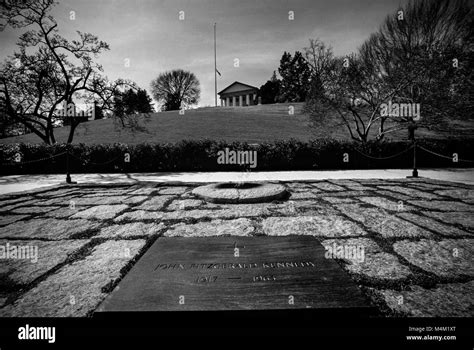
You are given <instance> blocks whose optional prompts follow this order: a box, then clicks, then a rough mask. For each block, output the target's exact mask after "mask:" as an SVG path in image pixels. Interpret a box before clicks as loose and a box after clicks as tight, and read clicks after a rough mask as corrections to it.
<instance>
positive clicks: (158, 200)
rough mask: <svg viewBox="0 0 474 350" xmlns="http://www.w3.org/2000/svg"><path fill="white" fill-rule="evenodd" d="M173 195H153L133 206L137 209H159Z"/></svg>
mask: <svg viewBox="0 0 474 350" xmlns="http://www.w3.org/2000/svg"><path fill="white" fill-rule="evenodd" d="M172 198H173V196H162V195H159V196H153V197H150V198H149V199H148V200H146V201H145V202H143V203H142V204H141V205H139V206H137V207H135V208H134V209H137V210H161V209H163V208H164V206H165V204H166V203H167V202H169V201H170V200H171V199H172Z"/></svg>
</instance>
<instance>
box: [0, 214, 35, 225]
mask: <svg viewBox="0 0 474 350" xmlns="http://www.w3.org/2000/svg"><path fill="white" fill-rule="evenodd" d="M29 217H30V216H29V215H0V225H8V224H11V223H13V222H16V221H20V220H24V219H26V218H29Z"/></svg>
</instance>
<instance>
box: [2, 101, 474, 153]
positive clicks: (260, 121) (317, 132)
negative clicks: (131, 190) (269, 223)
mask: <svg viewBox="0 0 474 350" xmlns="http://www.w3.org/2000/svg"><path fill="white" fill-rule="evenodd" d="M290 105H292V106H294V107H295V111H294V115H289V113H288V110H289V108H288V107H289V106H290ZM302 108H303V103H292V104H289V103H281V104H272V105H261V106H249V107H240V108H239V107H235V108H232V107H217V108H213V107H207V108H199V109H194V110H188V111H186V112H185V114H184V115H180V114H179V113H178V111H171V112H161V113H154V114H152V115H150V117H149V118H148V120H147V121H145V120H143V121H142V123H141V124H142V125H143V126H144V127H145V130H144V131H141V132H130V131H129V130H127V129H122V128H120V127H119V126H117V125H115V124H114V121H113V120H112V119H105V120H94V121H90V122H87V123H83V124H81V125H79V127H78V128H77V130H76V134H75V136H74V143H86V144H93V143H115V142H121V143H127V144H137V143H144V142H147V143H163V142H178V141H180V140H183V139H186V140H199V139H214V140H226V141H246V142H250V143H259V142H263V141H274V140H283V139H289V138H295V139H298V140H302V141H306V140H309V139H311V138H319V137H331V138H335V139H348V138H349V134H348V132H347V130H346V129H345V127H342V126H340V127H335V126H334V125H335V124H338V123H339V120H338V119H337V117H336V116H328V117H325V119H322V120H321V121H320V122H318V123H317V125H316V127H310V124H311V123H310V118H309V116H308V115H307V114H304V113H303V112H302ZM473 130H474V127H473V125H472V123H467V122H464V123H460V122H456V123H454V122H453V123H452V124H451V125H450V127H449V128H447V130H445V131H444V132H439V131H438V132H432V131H427V130H418V131H417V136H418V137H434V138H444V137H447V136H471V137H472V135H474V132H473ZM68 133H69V127H61V128H57V129H56V130H55V135H56V139H57V141H58V142H65V141H66V139H67V135H68ZM406 137H407V132H406V131H401V132H398V133H397V134H392V135H391V138H392V139H402V140H405V139H406ZM17 142H24V143H41V140H40V139H39V138H38V137H37V136H36V135H34V134H28V135H23V136H18V137H10V138H6V139H2V140H0V143H5V144H6V143H17Z"/></svg>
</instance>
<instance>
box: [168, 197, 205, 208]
mask: <svg viewBox="0 0 474 350" xmlns="http://www.w3.org/2000/svg"><path fill="white" fill-rule="evenodd" d="M201 205H204V202H203V201H202V200H199V199H183V200H174V201H173V202H171V204H170V205H169V206H168V210H188V209H194V208H198V207H199V206H201Z"/></svg>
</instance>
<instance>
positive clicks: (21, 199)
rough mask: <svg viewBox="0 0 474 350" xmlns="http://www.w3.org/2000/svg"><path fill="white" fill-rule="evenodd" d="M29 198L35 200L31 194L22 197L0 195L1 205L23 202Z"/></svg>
mask: <svg viewBox="0 0 474 350" xmlns="http://www.w3.org/2000/svg"><path fill="white" fill-rule="evenodd" d="M29 200H34V197H31V196H22V197H8V196H2V197H0V206H2V207H4V206H9V205H12V204H18V203H21V202H26V201H29Z"/></svg>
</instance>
